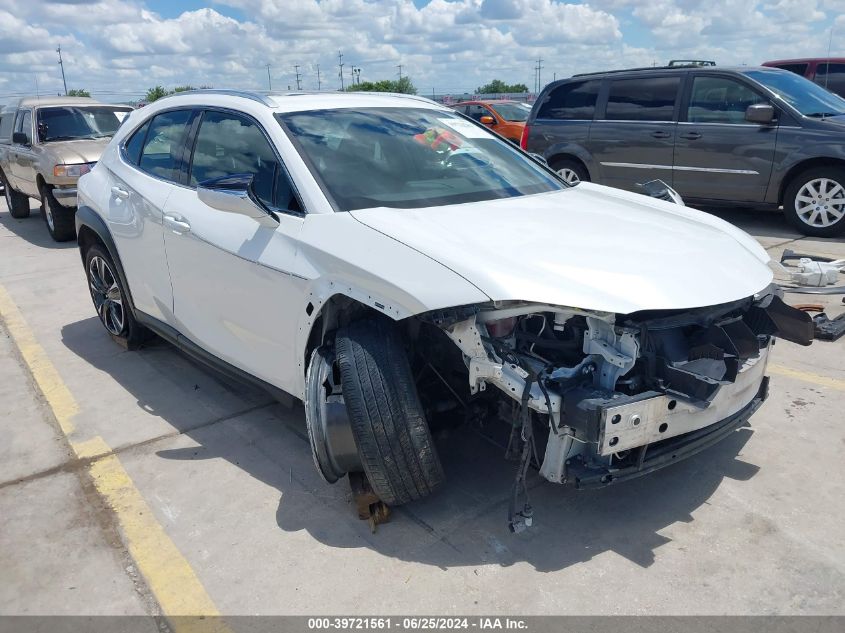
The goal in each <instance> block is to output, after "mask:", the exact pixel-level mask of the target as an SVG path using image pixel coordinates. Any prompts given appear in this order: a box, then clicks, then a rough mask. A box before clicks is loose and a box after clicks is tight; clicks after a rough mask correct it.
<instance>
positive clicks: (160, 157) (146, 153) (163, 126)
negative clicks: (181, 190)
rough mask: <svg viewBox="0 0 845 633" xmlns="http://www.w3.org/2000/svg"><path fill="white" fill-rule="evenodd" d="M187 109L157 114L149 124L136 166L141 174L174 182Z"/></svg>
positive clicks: (177, 173)
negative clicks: (141, 170)
mask: <svg viewBox="0 0 845 633" xmlns="http://www.w3.org/2000/svg"><path fill="white" fill-rule="evenodd" d="M190 118H191V110H173V111H171V112H162V113H161V114H157V115H156V116H155V117H154V118H153V120H152V122H151V123H150V129H149V132H148V133H147V136H146V138H145V140H144V148H143V150H142V151H141V160H140V161H139V163H138V166H139V167H140V168H141V169H143V170H144V171H145V172H147V173H149V174H152V175H153V176H157V177H159V178H163V179H164V180H170V181H173V182H177V181H178V180H179V167H180V165H181V161H182V151H183V148H184V142H185V134H186V132H187V125H188V120H189V119H190Z"/></svg>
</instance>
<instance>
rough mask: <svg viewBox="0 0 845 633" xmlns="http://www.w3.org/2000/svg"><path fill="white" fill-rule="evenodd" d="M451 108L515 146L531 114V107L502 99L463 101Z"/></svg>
mask: <svg viewBox="0 0 845 633" xmlns="http://www.w3.org/2000/svg"><path fill="white" fill-rule="evenodd" d="M452 108H453V109H455V110H457V111H458V112H460V113H461V114H465V115H467V116H468V117H469V118H471V119H475V120H476V121H478V122H479V123H481V124H482V125H486V126H487V127H489V128H490V129H491V130H493V131H494V132H496V133H497V134H501V135H502V136H504V137H505V138H506V139H508V140H509V141H512V142H514V143H516V144H519V139H520V138H522V128H523V127H525V120H526V119H527V118H528V114H529V113H530V112H531V107H530V106H526V104H524V103H521V102H520V101H507V100H504V99H491V100H483V101H463V102H461V103H456V104H455V105H453V106H452Z"/></svg>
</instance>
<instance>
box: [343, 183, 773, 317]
mask: <svg viewBox="0 0 845 633" xmlns="http://www.w3.org/2000/svg"><path fill="white" fill-rule="evenodd" d="M351 213H352V215H353V216H354V217H355V218H356V219H357V220H358V221H360V222H362V223H363V224H365V225H367V226H368V227H370V228H372V229H374V230H376V231H379V232H380V233H383V234H385V235H388V236H390V237H392V238H393V239H395V240H397V241H399V242H401V243H403V244H405V245H407V246H409V247H410V248H413V249H414V250H416V251H419V252H420V253H423V254H425V255H427V256H428V257H430V258H432V259H434V260H436V261H437V262H439V263H441V264H442V265H444V266H446V267H448V268H450V269H451V270H453V271H454V272H456V273H457V274H459V275H461V276H462V277H464V278H465V279H466V280H467V281H469V282H470V283H472V284H473V285H475V286H476V287H477V288H478V289H479V290H481V291H482V292H483V293H484V294H486V295H487V296H488V297H490V298H491V299H492V300H494V301H505V300H521V301H530V302H537V303H546V304H551V305H558V306H568V307H577V308H582V309H590V310H598V311H604V312H615V313H619V314H626V313H630V312H636V311H639V310H656V309H684V308H693V307H701V306H709V305H717V304H720V303H726V302H729V301H734V300H737V299H742V298H744V297H748V296H751V295H753V294H754V293H756V292H759V291H760V290H762V289H763V288H765V287H766V286H767V285H768V284H769V283H771V280H772V276H773V275H772V272H771V270H769V268H768V266H767V265H766V263H767V262H768V261H769V256H768V254H767V253H766V251H765V250H764V249H763V248H762V247H761V246H760V245H759V244H758V243H757V242H756V241H755V240H754V239H753V238H751V237H750V236H749V235H747V234H746V233H744V232H743V231H741V230H739V229H737V228H736V227H734V226H732V225H730V224H728V223H727V222H724V221H722V220H720V219H718V218H716V217H714V216H712V215H709V214H706V213H702V212H700V211H695V210H693V209H689V208H687V207H682V206H679V205H675V204H671V203H668V202H663V201H661V200H655V199H653V198H648V197H646V196H642V195H639V194H634V193H629V192H626V191H622V190H619V189H611V188H609V187H602V186H599V185H594V184H591V183H582V184H580V185H579V186H578V187H575V188H574V189H568V190H565V191H560V192H553V193H548V194H540V195H534V196H524V197H520V198H508V199H502V200H494V201H489V202H478V203H470V204H461V205H451V206H444V207H431V208H424V209H388V208H374V209H364V210H358V211H353V212H351ZM385 264H386V265H390V266H401V262H385Z"/></svg>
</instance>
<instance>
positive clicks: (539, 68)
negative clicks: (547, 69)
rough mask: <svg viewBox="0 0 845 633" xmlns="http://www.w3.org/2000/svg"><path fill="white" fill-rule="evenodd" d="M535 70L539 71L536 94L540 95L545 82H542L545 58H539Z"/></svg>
mask: <svg viewBox="0 0 845 633" xmlns="http://www.w3.org/2000/svg"><path fill="white" fill-rule="evenodd" d="M535 70H536V71H537V89H536V90H535V91H534V92H535V93H539V92H540V90H541V89H542V88H543V82H542V79H541V73H542V71H543V58H542V57H538V58H537V68H535Z"/></svg>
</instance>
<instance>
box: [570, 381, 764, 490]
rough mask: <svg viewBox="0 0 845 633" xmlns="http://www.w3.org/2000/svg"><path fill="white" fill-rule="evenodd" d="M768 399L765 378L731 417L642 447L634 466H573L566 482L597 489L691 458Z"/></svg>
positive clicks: (734, 427) (578, 486) (732, 429)
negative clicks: (749, 399) (745, 403)
mask: <svg viewBox="0 0 845 633" xmlns="http://www.w3.org/2000/svg"><path fill="white" fill-rule="evenodd" d="M768 395H769V377H768V376H764V377H763V380H762V381H761V382H760V387H759V389H758V391H757V394H756V395H755V396H754V398H753V399H752V400H751V402H749V403H748V404H747V405H746V406H745V407H743V408H742V409H741V410H739V411H737V412H736V413H734V414H733V415H730V416H728V417H726V418H724V419H723V420H721V421H719V422H717V423H715V424H712V425H710V426H707V427H705V428H702V429H699V430H697V431H692V432H690V433H687V434H685V435H680V436H677V437H674V438H672V439H669V440H662V441H660V442H656V443H653V444H647V445H645V446H641V447H640V448H638V449H637V450H636V451H635V452H636V454H635V455H634V456H632V458H631V459H632V461H635V463H634V464H633V465H628V466H621V467H619V468H613V467H601V468H590V467H588V466H587V465H585V464H582V463H573V464H572V465H571V466H570V467H569V469H568V470H569V472H568V478H570V479H571V481H573V482H574V484H575V487H576V488H599V487H603V486H608V485H610V484H614V483H619V482H621V481H627V480H629V479H635V478H636V477H641V476H643V475H647V474H648V473H652V472H654V471H656V470H660V469H661V468H665V467H666V466H669V465H671V464H674V463H677V462H679V461H682V460H684V459H686V458H688V457H692V456H693V455H695V454H696V453H699V452H701V451H703V450H704V449H706V448H709V447H710V446H713V445H714V444H716V443H718V442H720V441H721V440H723V439H725V438H726V437H727V436H728V435H730V434H731V433H733V432H734V431H735V430H736V429H738V428H739V427H741V426H743V425H744V424H745V423H746V422H747V421H748V419H749V418H750V417H751V416H752V415H753V414H754V412H755V411H757V409H759V408H760V405H762V404H763V402H764V401H765V400H766V398H767V397H768Z"/></svg>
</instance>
